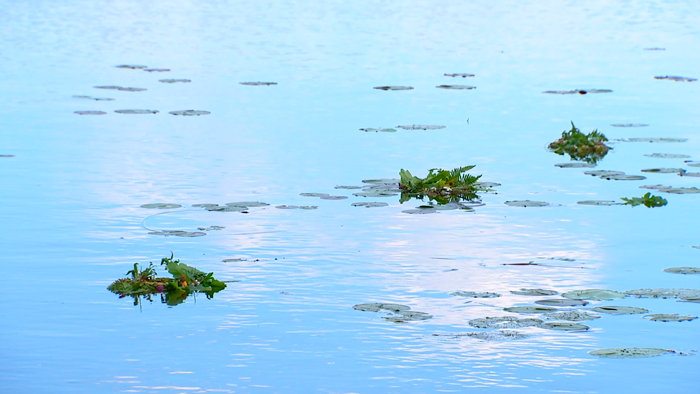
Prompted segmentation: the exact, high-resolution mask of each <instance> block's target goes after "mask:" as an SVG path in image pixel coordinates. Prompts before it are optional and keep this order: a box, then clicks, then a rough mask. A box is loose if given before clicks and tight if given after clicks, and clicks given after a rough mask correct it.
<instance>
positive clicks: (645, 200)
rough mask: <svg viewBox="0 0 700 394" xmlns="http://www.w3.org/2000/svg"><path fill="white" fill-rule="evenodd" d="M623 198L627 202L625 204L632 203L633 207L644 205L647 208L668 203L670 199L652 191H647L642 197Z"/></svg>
mask: <svg viewBox="0 0 700 394" xmlns="http://www.w3.org/2000/svg"><path fill="white" fill-rule="evenodd" d="M621 200H622V201H624V202H625V205H631V206H633V207H636V206H637V205H644V206H645V207H647V208H658V207H663V206H665V205H666V204H668V201H667V200H666V199H665V198H663V197H659V196H655V195H653V194H651V193H646V194H644V195H643V196H642V197H632V198H624V197H623V198H621Z"/></svg>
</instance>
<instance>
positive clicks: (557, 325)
mask: <svg viewBox="0 0 700 394" xmlns="http://www.w3.org/2000/svg"><path fill="white" fill-rule="evenodd" d="M540 327H542V328H546V329H548V330H561V331H584V330H588V329H589V328H590V327H588V326H587V325H585V324H580V323H565V322H547V323H544V324H542V325H541V326H540Z"/></svg>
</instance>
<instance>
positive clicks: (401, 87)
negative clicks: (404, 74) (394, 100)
mask: <svg viewBox="0 0 700 394" xmlns="http://www.w3.org/2000/svg"><path fill="white" fill-rule="evenodd" d="M374 89H379V90H413V86H376V87H374Z"/></svg>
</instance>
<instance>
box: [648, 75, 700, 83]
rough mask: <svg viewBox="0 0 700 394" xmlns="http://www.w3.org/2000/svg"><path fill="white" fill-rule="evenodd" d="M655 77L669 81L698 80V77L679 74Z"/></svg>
mask: <svg viewBox="0 0 700 394" xmlns="http://www.w3.org/2000/svg"><path fill="white" fill-rule="evenodd" d="M654 79H667V80H669V81H674V82H694V81H697V78H687V77H677V76H673V75H664V76H657V77H654Z"/></svg>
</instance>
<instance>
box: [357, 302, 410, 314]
mask: <svg viewBox="0 0 700 394" xmlns="http://www.w3.org/2000/svg"><path fill="white" fill-rule="evenodd" d="M352 309H355V310H358V311H364V312H379V310H381V309H383V310H386V311H390V312H401V311H407V310H410V309H411V307H410V306H407V305H401V304H391V303H379V302H373V303H369V304H357V305H354V306H353V307H352Z"/></svg>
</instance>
